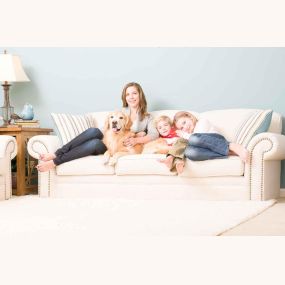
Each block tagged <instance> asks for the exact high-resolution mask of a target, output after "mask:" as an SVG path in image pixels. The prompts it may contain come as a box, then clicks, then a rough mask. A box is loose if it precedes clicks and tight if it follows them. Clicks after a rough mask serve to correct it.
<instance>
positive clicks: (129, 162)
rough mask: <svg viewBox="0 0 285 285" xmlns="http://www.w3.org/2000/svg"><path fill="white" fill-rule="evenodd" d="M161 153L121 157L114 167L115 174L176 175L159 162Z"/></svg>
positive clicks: (161, 156)
mask: <svg viewBox="0 0 285 285" xmlns="http://www.w3.org/2000/svg"><path fill="white" fill-rule="evenodd" d="M160 158H165V155H163V154H136V155H126V156H123V157H121V158H120V159H119V160H118V162H117V164H116V168H115V172H116V174H117V175H143V174H145V175H167V176H169V175H176V173H173V172H170V171H169V169H168V168H167V167H166V166H165V165H164V164H163V163H161V162H159V161H158V159H160Z"/></svg>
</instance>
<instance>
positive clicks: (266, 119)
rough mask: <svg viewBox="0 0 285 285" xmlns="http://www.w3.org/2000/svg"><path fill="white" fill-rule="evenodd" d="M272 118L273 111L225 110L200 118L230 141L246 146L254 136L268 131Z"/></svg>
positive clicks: (215, 111) (203, 114) (207, 113)
mask: <svg viewBox="0 0 285 285" xmlns="http://www.w3.org/2000/svg"><path fill="white" fill-rule="evenodd" d="M271 117H272V110H260V109H225V110H214V111H208V112H204V113H201V114H200V118H206V119H208V120H209V121H210V122H211V123H212V124H213V125H214V126H215V127H216V128H217V130H218V131H219V132H220V133H221V134H222V135H223V136H224V137H225V138H226V139H227V140H228V141H230V142H237V143H239V144H242V145H244V146H247V144H248V143H249V141H250V140H251V138H252V137H253V136H254V135H256V134H258V133H260V132H266V131H267V130H268V128H269V126H270V122H271Z"/></svg>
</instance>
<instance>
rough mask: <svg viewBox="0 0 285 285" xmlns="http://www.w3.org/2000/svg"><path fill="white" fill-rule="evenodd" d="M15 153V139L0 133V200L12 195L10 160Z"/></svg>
mask: <svg viewBox="0 0 285 285" xmlns="http://www.w3.org/2000/svg"><path fill="white" fill-rule="evenodd" d="M16 154H17V143H16V139H15V138H14V137H12V136H6V135H0V201H1V200H7V199H10V198H11V196H12V180H11V160H12V159H13V158H14V157H15V156H16Z"/></svg>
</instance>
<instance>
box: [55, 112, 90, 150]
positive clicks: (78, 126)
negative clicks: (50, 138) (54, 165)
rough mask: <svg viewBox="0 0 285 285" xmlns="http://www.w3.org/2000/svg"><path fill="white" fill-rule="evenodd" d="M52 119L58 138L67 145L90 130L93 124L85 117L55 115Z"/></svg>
mask: <svg viewBox="0 0 285 285" xmlns="http://www.w3.org/2000/svg"><path fill="white" fill-rule="evenodd" d="M51 117H52V118H53V120H54V123H55V126H56V129H57V133H58V136H59V137H60V139H61V142H62V144H66V143H68V142H69V141H71V140H72V139H73V138H75V137H76V136H78V135H79V134H81V133H82V132H83V131H85V130H87V129H88V128H90V127H91V126H92V125H91V122H90V121H89V120H88V118H87V117H86V116H85V115H70V114H55V113H52V114H51Z"/></svg>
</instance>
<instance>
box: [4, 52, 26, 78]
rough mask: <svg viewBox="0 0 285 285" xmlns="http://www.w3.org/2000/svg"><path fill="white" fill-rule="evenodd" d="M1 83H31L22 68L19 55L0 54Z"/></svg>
mask: <svg viewBox="0 0 285 285" xmlns="http://www.w3.org/2000/svg"><path fill="white" fill-rule="evenodd" d="M0 81H7V82H24V81H30V79H29V78H28V76H27V75H26V73H25V71H24V69H23V67H22V64H21V60H20V58H19V57H18V56H17V55H12V54H7V53H4V54H0Z"/></svg>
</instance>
